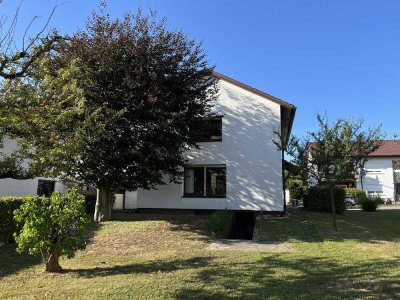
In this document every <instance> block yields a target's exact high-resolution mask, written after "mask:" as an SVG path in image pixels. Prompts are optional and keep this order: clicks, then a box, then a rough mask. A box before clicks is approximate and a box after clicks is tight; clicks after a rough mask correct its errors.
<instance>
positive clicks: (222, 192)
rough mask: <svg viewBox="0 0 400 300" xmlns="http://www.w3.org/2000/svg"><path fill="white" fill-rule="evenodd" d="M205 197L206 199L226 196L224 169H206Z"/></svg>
mask: <svg viewBox="0 0 400 300" xmlns="http://www.w3.org/2000/svg"><path fill="white" fill-rule="evenodd" d="M206 196H207V197H225V196H226V168H224V167H207V168H206Z"/></svg>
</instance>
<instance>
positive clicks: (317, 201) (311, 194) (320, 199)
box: [305, 187, 346, 214]
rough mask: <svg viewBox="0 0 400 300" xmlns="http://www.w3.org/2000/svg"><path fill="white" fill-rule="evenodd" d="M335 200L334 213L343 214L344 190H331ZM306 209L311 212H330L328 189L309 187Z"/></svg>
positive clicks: (337, 188) (336, 188)
mask: <svg viewBox="0 0 400 300" xmlns="http://www.w3.org/2000/svg"><path fill="white" fill-rule="evenodd" d="M333 195H334V198H335V208H336V213H338V214H342V213H344V211H345V209H346V206H345V202H344V199H345V197H346V193H345V190H344V189H343V188H341V187H335V188H334V189H333ZM305 202H306V203H307V207H306V208H307V209H308V210H311V211H322V212H332V205H331V198H330V194H329V188H326V187H311V188H309V189H308V191H307V196H306V201H305Z"/></svg>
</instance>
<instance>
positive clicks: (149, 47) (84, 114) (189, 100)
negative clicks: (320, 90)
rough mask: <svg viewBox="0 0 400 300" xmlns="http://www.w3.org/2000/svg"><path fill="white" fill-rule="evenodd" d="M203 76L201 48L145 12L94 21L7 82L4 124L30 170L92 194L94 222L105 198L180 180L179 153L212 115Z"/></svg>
mask: <svg viewBox="0 0 400 300" xmlns="http://www.w3.org/2000/svg"><path fill="white" fill-rule="evenodd" d="M212 70H213V67H212V66H210V65H209V63H208V61H207V60H206V57H205V54H204V52H203V50H202V45H201V44H197V43H196V42H195V41H193V40H191V39H189V38H188V37H187V35H186V34H184V33H182V32H180V31H174V30H170V29H168V28H167V26H166V22H165V20H164V19H163V20H161V21H159V20H158V19H157V17H156V16H155V15H154V14H150V15H149V16H146V15H143V14H142V13H141V12H140V11H139V12H138V13H137V14H136V15H134V16H132V15H130V14H127V15H125V17H124V18H123V19H117V20H111V19H110V18H109V17H108V15H104V14H100V15H99V14H93V16H92V17H91V18H90V19H89V20H88V22H87V26H86V30H84V31H79V32H77V33H76V34H74V35H73V36H71V37H70V38H69V39H68V41H65V42H64V43H62V44H60V45H59V47H58V48H57V49H56V50H55V51H53V52H52V53H50V55H48V57H47V58H46V60H43V61H41V62H40V63H38V64H36V69H35V72H33V74H32V75H31V76H30V77H29V78H26V79H24V80H18V81H14V82H13V83H9V84H8V85H7V91H6V92H7V93H8V95H9V103H14V104H15V103H17V104H18V107H17V109H15V110H14V111H10V114H11V119H12V125H11V127H12V130H13V132H14V134H15V135H16V136H18V137H19V138H20V140H21V144H22V151H23V153H24V155H26V156H27V157H28V158H30V160H31V170H33V171H35V173H37V174H39V173H42V174H44V173H46V174H49V175H52V176H63V177H66V178H68V179H73V180H76V181H78V182H82V183H85V184H90V185H93V186H95V187H97V189H98V199H97V203H96V210H95V220H97V221H104V220H108V219H110V216H111V205H110V198H111V195H112V193H113V192H114V191H116V190H118V189H126V190H135V189H137V188H144V189H151V188H155V187H156V186H157V185H159V184H163V183H166V182H178V181H179V180H180V178H181V176H182V171H181V170H182V166H183V165H184V164H185V160H184V159H183V156H182V154H183V152H184V151H185V150H187V149H190V148H191V147H196V140H198V135H199V134H200V132H199V130H198V129H199V124H201V123H202V120H204V118H209V117H212V116H213V114H212V112H211V110H212V109H211V108H212V106H213V104H214V101H215V100H216V97H217V92H218V89H217V83H216V81H215V79H214V78H213V76H212Z"/></svg>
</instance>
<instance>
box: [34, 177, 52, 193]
mask: <svg viewBox="0 0 400 300" xmlns="http://www.w3.org/2000/svg"><path fill="white" fill-rule="evenodd" d="M54 184H55V181H53V180H43V179H39V181H38V188H37V194H38V195H39V196H46V197H49V196H50V195H51V194H52V193H53V192H54Z"/></svg>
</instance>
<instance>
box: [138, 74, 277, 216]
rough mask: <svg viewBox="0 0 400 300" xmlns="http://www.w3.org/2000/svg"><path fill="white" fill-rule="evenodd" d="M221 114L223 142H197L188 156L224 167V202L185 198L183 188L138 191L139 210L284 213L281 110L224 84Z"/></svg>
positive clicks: (218, 109)
mask: <svg viewBox="0 0 400 300" xmlns="http://www.w3.org/2000/svg"><path fill="white" fill-rule="evenodd" d="M215 110H216V112H218V113H219V114H221V115H223V116H224V117H223V124H222V141H221V142H207V143H199V145H200V147H201V149H200V150H191V151H188V152H187V153H186V155H185V157H186V158H187V159H189V161H190V163H191V164H193V165H195V164H199V165H207V164H225V165H226V171H227V197H226V198H182V194H183V184H166V185H162V186H159V188H158V190H150V191H148V190H140V189H139V190H138V192H137V205H138V208H182V209H225V208H226V209H235V210H236V209H237V210H240V209H242V210H261V209H262V210H267V211H282V210H283V191H282V171H281V168H282V164H281V152H280V151H278V150H277V148H276V146H275V145H274V144H273V142H272V140H273V137H274V134H273V130H274V129H277V130H279V129H280V105H278V104H276V103H273V102H271V101H268V100H267V99H265V98H263V97H260V96H257V95H255V94H253V93H250V92H248V91H246V90H243V89H241V88H239V87H237V86H235V85H233V84H230V83H228V82H225V81H222V80H221V81H220V97H219V101H218V103H217V104H216V106H215Z"/></svg>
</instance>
